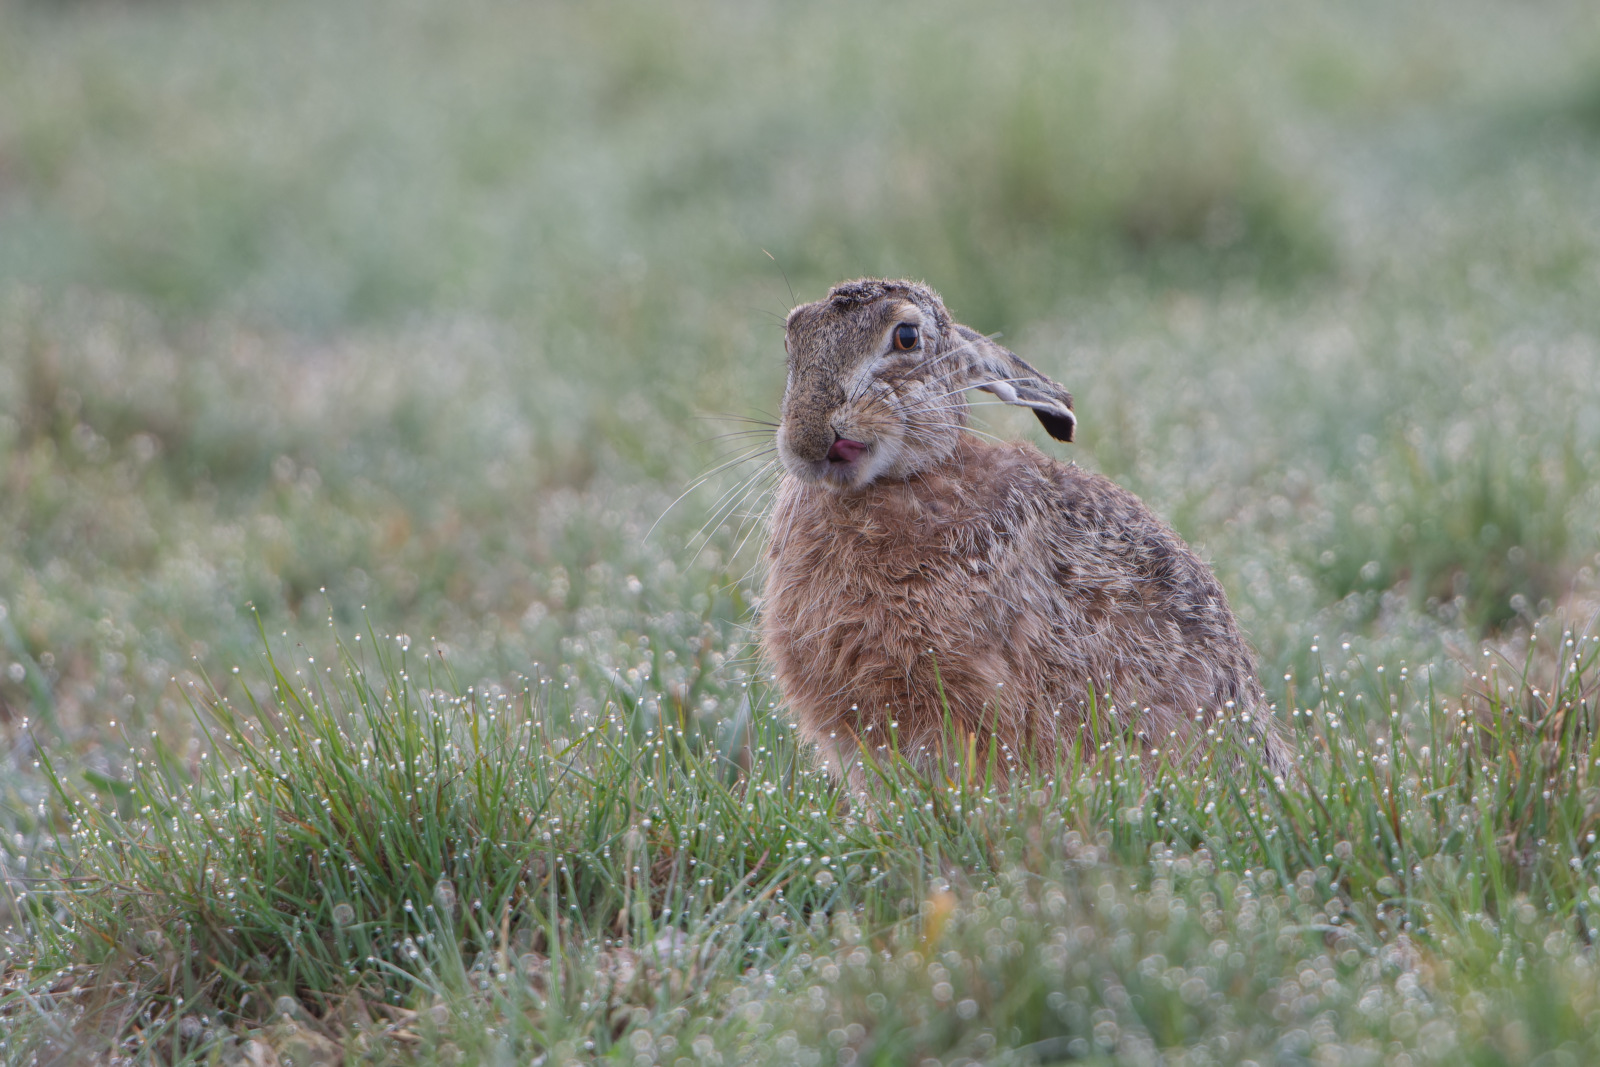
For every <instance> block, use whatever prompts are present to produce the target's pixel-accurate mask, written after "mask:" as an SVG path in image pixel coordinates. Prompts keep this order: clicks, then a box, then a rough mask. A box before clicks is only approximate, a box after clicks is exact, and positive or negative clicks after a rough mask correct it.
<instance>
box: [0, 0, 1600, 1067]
mask: <svg viewBox="0 0 1600 1067" xmlns="http://www.w3.org/2000/svg"><path fill="white" fill-rule="evenodd" d="M862 274H885V275H896V276H902V275H903V276H912V277H917V278H922V279H925V280H927V281H928V282H929V283H930V284H931V285H933V286H934V287H935V288H937V289H938V290H940V292H941V293H942V294H943V295H944V298H945V300H946V302H947V304H948V305H949V306H950V308H951V309H952V311H953V312H954V313H955V314H956V315H957V317H958V318H960V319H961V320H962V321H964V322H967V323H969V324H971V325H973V326H974V327H976V328H979V329H981V330H984V331H989V332H993V331H1002V332H1003V334H1004V336H1005V339H1006V343H1007V344H1008V345H1010V346H1011V347H1013V348H1015V349H1016V350H1017V351H1018V352H1019V353H1021V354H1023V356H1024V357H1025V358H1027V359H1028V360H1029V361H1030V362H1033V363H1035V364H1036V365H1038V366H1039V367H1041V369H1043V370H1045V371H1046V373H1049V374H1050V375H1051V376H1052V377H1054V378H1056V379H1058V380H1060V381H1062V382H1063V383H1064V384H1066V385H1067V386H1068V387H1069V388H1070V389H1072V391H1073V392H1074V394H1075V395H1076V397H1077V411H1078V414H1079V416H1080V419H1081V422H1080V434H1079V441H1078V443H1077V444H1074V445H1072V446H1061V445H1057V444H1054V443H1048V444H1047V443H1046V442H1045V439H1044V438H1043V437H1042V435H1041V433H1040V431H1039V430H1038V429H1037V427H1035V426H1032V425H1030V423H1031V422H1032V420H1031V418H1026V417H1024V416H1022V415H1020V414H1013V413H1001V414H999V415H995V416H992V417H991V418H989V419H987V420H986V421H985V422H984V423H983V425H984V427H985V428H986V429H987V430H989V431H990V432H993V433H996V434H999V435H1002V436H1009V437H1029V438H1032V439H1034V440H1036V441H1038V442H1039V443H1040V444H1041V446H1042V447H1046V448H1047V449H1048V450H1049V451H1051V453H1052V454H1055V455H1058V456H1062V457H1063V458H1072V459H1074V460H1076V461H1077V462H1079V463H1081V464H1083V465H1085V466H1089V467H1092V468H1095V469H1098V470H1101V471H1103V472H1105V473H1107V474H1108V475H1110V476H1112V477H1114V478H1116V479H1117V480H1118V481H1120V482H1121V483H1123V484H1125V485H1126V486H1128V487H1129V488H1131V489H1133V490H1135V491H1136V492H1138V493H1139V494H1140V495H1141V496H1143V497H1144V498H1145V499H1146V500H1147V501H1148V502H1149V503H1150V504H1151V505H1152V506H1153V507H1154V508H1155V509H1156V510H1157V511H1158V512H1159V513H1160V514H1162V515H1163V516H1164V517H1166V518H1167V519H1169V521H1171V522H1172V523H1173V525H1174V526H1175V527H1176V528H1177V529H1178V530H1179V531H1180V532H1181V533H1182V534H1183V535H1184V536H1185V537H1186V538H1187V539H1189V540H1190V542H1191V543H1193V544H1195V545H1196V546H1197V548H1199V550H1200V551H1201V553H1202V555H1204V556H1205V557H1206V558H1207V559H1208V560H1210V561H1211V562H1212V563H1213V565H1214V567H1215V569H1216V571H1217V573H1218V576H1219V577H1220V578H1221V580H1222V582H1223V584H1224V585H1225V586H1226V587H1227V590H1228V593H1229V596H1230V598H1231V600H1232V603H1233V604H1234V606H1235V609H1236V610H1237V613H1238V615H1239V617H1240V619H1241V622H1242V623H1243V624H1244V626H1245V628H1246V630H1247V631H1248V633H1249V635H1250V638H1251V640H1252V642H1253V644H1254V645H1255V647H1256V648H1257V649H1258V650H1259V652H1260V656H1261V661H1262V674H1263V678H1264V681H1265V683H1266V685H1267V687H1268V689H1269V692H1270V693H1271V694H1272V697H1273V699H1274V700H1275V701H1276V703H1277V707H1278V710H1279V713H1280V715H1281V716H1282V717H1283V719H1284V721H1285V722H1286V723H1287V724H1288V725H1289V728H1290V729H1291V730H1292V731H1293V733H1294V736H1295V738H1296V743H1297V745H1298V746H1299V748H1300V750H1301V751H1302V752H1303V753H1304V754H1305V758H1304V761H1303V763H1302V766H1301V772H1300V775H1299V776H1298V777H1297V778H1296V780H1293V781H1288V782H1274V781H1271V780H1268V779H1266V778H1264V777H1263V776H1261V775H1260V774H1257V773H1254V772H1252V771H1250V770H1249V769H1248V768H1244V769H1240V768H1239V766H1238V765H1237V762H1236V761H1234V760H1231V759H1230V758H1228V755H1227V754H1226V753H1222V754H1219V756H1218V758H1217V760H1216V761H1215V763H1208V764H1206V765H1205V766H1201V767H1180V768H1173V767H1168V766H1150V765H1149V764H1148V761H1145V763H1143V764H1141V763H1140V762H1139V761H1138V760H1136V759H1135V758H1134V757H1133V756H1132V754H1131V753H1129V752H1127V751H1124V750H1123V749H1122V747H1121V744H1120V741H1119V739H1118V738H1117V737H1116V736H1115V735H1114V734H1113V733H1111V732H1109V731H1107V732H1103V733H1101V732H1096V733H1093V735H1092V736H1091V735H1090V734H1088V733H1086V736H1085V740H1084V743H1083V745H1082V746H1081V747H1080V748H1079V749H1078V750H1077V751H1075V752H1073V753H1071V754H1070V756H1069V757H1068V758H1067V759H1066V760H1065V761H1064V762H1063V764H1062V765H1061V766H1058V767H1053V768H1049V767H1047V768H1035V769H1033V770H1032V771H1030V772H1029V773H1027V774H1025V775H1023V776H1022V777H1021V779H1020V784H1018V785H1017V786H1016V787H1014V788H1012V789H1010V790H1008V791H1000V790H997V789H994V788H991V787H989V786H988V785H987V780H988V779H987V775H988V773H989V771H988V768H987V767H986V766H984V765H983V761H982V760H981V759H980V760H978V761H977V762H976V764H975V765H972V766H962V767H955V768H951V773H950V774H949V775H948V776H947V777H945V778H944V779H942V780H931V781H930V780H925V779H922V778H920V777H918V776H917V775H916V774H915V773H914V772H913V771H912V770H911V769H909V768H907V767H905V766H902V765H900V764H898V763H894V762H891V763H889V764H886V765H884V766H883V767H882V768H881V772H882V773H881V774H880V775H878V776H875V777H874V779H873V785H872V790H873V792H874V794H875V795H874V797H873V798H872V799H871V800H870V802H868V803H867V804H865V805H863V804H861V803H860V802H857V803H856V804H855V805H853V806H852V805H850V804H847V803H845V802H844V798H842V797H841V796H839V795H838V793H837V792H836V791H835V790H834V789H833V788H832V787H831V786H830V784H829V783H828V781H827V780H826V779H825V778H824V777H822V776H819V775H818V774H816V773H815V772H814V771H812V770H811V769H810V763H809V761H808V760H807V758H806V755H805V754H804V753H802V752H797V751H796V749H795V742H794V738H793V733H792V730H791V727H790V725H789V720H788V719H787V717H786V716H785V714H784V708H783V704H782V697H781V694H779V693H776V692H774V691H772V690H771V688H770V687H769V686H768V685H767V684H766V680H765V678H764V676H763V674H762V671H761V667H760V660H759V657H758V655H757V651H756V649H755V648H754V647H753V645H752V643H751V639H750V632H749V629H748V626H749V622H750V612H751V610H752V604H753V602H754V600H755V598H756V597H757V596H758V595H759V576H758V575H757V574H756V573H755V570H754V567H755V562H756V560H757V551H756V548H757V543H758V541H759V526H758V516H759V513H760V509H761V507H762V502H763V501H762V498H761V496H760V492H759V489H760V487H759V486H758V485H755V484H748V485H747V484H746V483H745V482H744V481H743V480H742V479H743V477H744V475H745V474H747V473H749V469H750V465H749V464H748V463H747V462H743V461H741V459H740V457H741V456H742V455H743V454H744V453H745V452H746V450H747V448H753V447H758V446H759V441H758V440H757V439H754V438H745V437H739V436H728V435H730V434H733V435H736V434H738V433H739V432H740V431H742V430H743V429H745V424H743V423H740V422H739V421H737V420H738V419H740V418H745V417H752V416H753V417H757V418H760V417H763V413H764V412H771V411H774V410H775V409H776V405H777V402H778V398H779V396H780V394H781V390H782V385H783V363H782V345H781V322H782V316H783V314H784V313H785V312H786V310H787V309H788V307H789V306H791V304H792V303H793V302H795V301H797V300H810V299H815V298H816V297H817V296H819V295H820V294H821V293H822V292H824V291H825V289H826V287H827V286H828V285H829V284H831V283H833V282H835V281H838V280H841V279H843V278H847V277H853V276H858V275H862ZM995 410H996V409H993V408H985V409H983V411H984V412H986V413H988V412H993V411H995ZM730 420H732V421H730ZM723 464H728V465H729V466H728V467H727V469H726V470H725V471H722V472H721V473H714V474H713V475H712V476H711V477H710V478H709V479H707V480H706V481H705V482H704V483H703V484H699V485H696V482H697V479H698V478H699V477H700V476H701V475H703V474H705V473H706V472H708V471H713V472H715V471H717V470H718V468H719V467H721V465H723ZM1596 471H1600V18H1597V16H1596V14H1595V12H1594V11H1593V10H1592V5H1582V4H1570V5H1562V4H1552V5H1544V6H1539V7H1537V8H1519V9H1516V10H1511V9H1505V8H1501V7H1496V6H1491V5H1477V4H1468V5H1466V6H1465V7H1463V6H1462V5H1460V4H1454V5H1426V4H1417V5H1402V6H1398V7H1397V6H1394V5H1379V4H1364V3H1363V4H1354V5H1346V6H1344V7H1341V8H1338V9H1326V8H1323V7H1314V6H1311V5H1301V4H1290V5H1265V4H1251V3H1242V2H1241V3H1233V2H1230V3H1217V4H1203V5H1176V4H1173V5H1165V4H1143V5H1113V4H1085V5H1078V6H1073V7H1070V8H1058V7H1054V6H1047V5H1043V4H1024V5H1018V6H1015V7H1011V8H1004V9H995V10H983V11H979V10H977V9H976V8H967V7H960V6H956V5H944V4H933V5H927V4H922V5H911V4H903V3H898V2H896V3H890V4H885V5H879V6H875V7H867V8H863V7H860V6H848V5H843V4H825V5H818V6H808V7H804V8H800V7H791V6H779V5H772V4H747V5H737V6H735V5H723V4H712V3H705V4H700V3H693V4H684V5H677V6H672V7H666V6H662V5H647V4H642V3H617V4H603V5H601V4H594V5H578V4H546V5H516V4H511V3H508V2H506V3H502V2H489V0H481V2H480V0H464V2H461V3H456V4H450V5H445V4H437V3H424V2H421V0H400V2H392V3H376V2H367V0H351V2H349V3H345V4H339V5H331V4H314V3H309V2H301V0H284V2H280V3H274V4H247V3H243V2H241V0H221V2H217V3H211V4H192V3H181V2H176V0H151V2H143V3H107V2H94V0H79V2H65V0H63V2H44V0H0V731H3V733H4V737H5V750H6V756H5V759H4V760H3V761H0V824H3V825H0V873H3V875H4V880H5V885H6V887H7V891H6V893H5V894H4V900H3V902H0V910H3V912H4V915H3V918H0V926H4V927H5V931H4V940H3V944H0V951H3V952H4V953H5V956H6V961H7V962H6V964H5V971H4V979H3V991H0V1062H6V1063H18V1064H23V1063H34V1064H50V1063H80V1062H117V1063H141V1064H142V1063H163V1064H165V1063H226V1064H250V1065H252V1067H264V1065H267V1064H271V1063H278V1064H280V1065H283V1067H288V1065H290V1064H292V1065H294V1067H308V1065H310V1064H314V1063H319V1062H322V1063H328V1064H333V1063H337V1062H345V1063H352V1064H353V1063H367V1062H372V1063H385V1062H397V1063H403V1062H422V1063H429V1064H433V1063H438V1064H455V1063H485V1064H529V1063H542V1064H549V1065H554V1064H558V1063H564V1062H569V1061H586V1060H592V1059H603V1060H607V1061H611V1062H618V1063H630V1064H641V1065H642V1064H650V1063H663V1064H701V1063H706V1064H718V1063H720V1064H726V1065H729V1067H732V1065H734V1064H740V1063H757V1062H761V1063H774V1064H788V1063H798V1064H804V1065H807V1067H811V1065H821V1064H833V1063H837V1064H851V1063H863V1064H869V1063H870V1064H883V1065H889V1064H900V1063H912V1064H922V1065H924V1067H954V1065H956V1064H965V1063H988V1062H995V1063H1015V1064H1031V1063H1040V1064H1047V1063H1063V1062H1069V1061H1070V1062H1078V1061H1083V1062H1090V1063H1135V1064H1145V1063H1148V1064H1157V1063H1161V1064H1179V1063H1182V1064H1211V1063H1218V1064H1242V1063H1256V1064H1263V1065H1264V1064H1268V1063H1283V1064H1300V1063H1315V1064H1386V1065H1388V1064H1393V1065H1397V1067H1398V1065H1402V1064H1422V1063H1429V1062H1438V1061H1454V1062H1461V1063H1471V1064H1523V1063H1539V1064H1550V1065H1555V1064H1568V1063H1571V1064H1577V1063H1584V1062H1589V1061H1592V1060H1595V1059H1597V1058H1600V1037H1597V1035H1600V953H1597V951H1596V949H1595V948H1594V947H1593V941H1594V938H1595V936H1596V933H1597V932H1600V852H1597V851H1596V848H1595V841H1594V838H1595V834H1596V832H1600V750H1597V748H1596V746H1595V745H1594V736H1595V731H1596V729H1597V728H1600V717H1597V716H1600V710H1597V706H1596V699H1597V698H1596V692H1597V688H1600V666H1597V664H1596V659H1597V656H1600V638H1597V634H1600V630H1597V628H1596V624H1595V612H1596V611H1597V610H1600V579H1597V571H1600V477H1597V476H1596V473H1595V472H1596ZM691 487H692V488H691ZM685 490H688V492H687V493H686V494H685V495H683V497H682V499H681V500H679V501H678V502H677V503H676V504H674V503H673V502H674V500H675V499H677V498H678V497H679V495H680V494H684V493H685Z"/></svg>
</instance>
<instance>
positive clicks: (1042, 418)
mask: <svg viewBox="0 0 1600 1067" xmlns="http://www.w3.org/2000/svg"><path fill="white" fill-rule="evenodd" d="M1033 413H1034V414H1035V415H1037V416H1039V422H1040V424H1042V425H1043V426H1044V431H1045V433H1047V434H1049V435H1050V436H1051V437H1054V438H1055V439H1056V440H1057V441H1071V440H1072V431H1073V430H1074V429H1076V428H1077V425H1078V420H1077V419H1075V418H1073V417H1072V416H1070V415H1064V416H1063V415H1057V414H1056V413H1055V412H1053V411H1040V410H1038V409H1037V408H1035V409H1034V412H1033Z"/></svg>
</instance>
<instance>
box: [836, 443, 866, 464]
mask: <svg viewBox="0 0 1600 1067" xmlns="http://www.w3.org/2000/svg"><path fill="white" fill-rule="evenodd" d="M866 450H867V446H866V445H864V444H862V443H861V442H860V441H846V440H845V439H844V438H840V439H839V440H837V441H835V442H834V443H833V447H832V448H830V449H828V462H829V463H854V462H855V461H856V460H858V459H860V458H861V453H863V452H865V451H866Z"/></svg>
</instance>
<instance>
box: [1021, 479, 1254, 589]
mask: <svg viewBox="0 0 1600 1067" xmlns="http://www.w3.org/2000/svg"><path fill="white" fill-rule="evenodd" d="M1048 462H1049V463H1050V476H1051V477H1050V481H1051V484H1052V493H1051V500H1050V505H1049V506H1050V510H1051V513H1052V515H1051V520H1052V521H1051V533H1052V537H1051V549H1052V555H1053V556H1054V558H1055V564H1056V570H1057V575H1058V579H1059V580H1060V581H1062V582H1066V583H1071V582H1081V581H1094V580H1105V581H1110V580H1115V581H1119V582H1131V583H1135V584H1136V586H1137V588H1138V589H1139V592H1140V599H1141V600H1143V601H1144V602H1145V603H1146V605H1147V606H1148V607H1151V608H1157V607H1159V606H1163V605H1164V606H1166V607H1168V608H1170V609H1172V610H1175V611H1176V612H1178V613H1179V614H1183V615H1191V614H1194V613H1201V614H1205V613H1210V612H1214V611H1222V612H1226V610H1227V609H1226V599H1225V597H1224V594H1223V592H1222V587H1221V586H1220V585H1218V584H1217V580H1216V578H1215V576H1214V575H1213V574H1212V573H1211V568H1210V567H1208V566H1206V564H1205V563H1204V562H1203V561H1202V560H1201V559H1200V557H1199V556H1198V555H1196V554H1195V552H1194V550H1193V549H1191V548H1190V547H1189V546H1188V544H1186V543H1185V542H1184V540H1183V538H1181V537H1179V536H1178V534H1177V533H1176V532H1175V531H1174V530H1173V529H1172V527H1170V526H1168V525H1167V524H1166V523H1165V522H1164V521H1162V520H1161V519H1160V518H1159V517H1158V516H1157V515H1156V514H1155V512H1153V511H1151V510H1150V508H1149V507H1148V506H1147V505H1146V504H1145V503H1144V501H1142V500H1140V499H1139V498H1138V497H1137V496H1135V495H1134V494H1133V493H1130V492H1129V491H1128V490H1126V489H1124V488H1122V487H1121V486H1120V485H1117V484H1116V483H1115V482H1113V481H1111V479H1109V478H1106V477H1105V476H1103V475H1100V474H1096V473H1094V472H1093V471H1087V470H1084V469H1083V468H1082V467H1078V466H1076V465H1074V464H1068V463H1059V462H1055V461H1048Z"/></svg>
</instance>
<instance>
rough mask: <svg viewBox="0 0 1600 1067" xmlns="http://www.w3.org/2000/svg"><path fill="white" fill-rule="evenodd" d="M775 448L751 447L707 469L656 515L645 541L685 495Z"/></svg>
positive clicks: (644, 538) (646, 533)
mask: <svg viewBox="0 0 1600 1067" xmlns="http://www.w3.org/2000/svg"><path fill="white" fill-rule="evenodd" d="M774 448H776V446H773V447H772V448H754V449H751V450H750V451H749V452H746V453H745V454H744V455H742V456H739V457H738V458H736V459H731V460H729V461H728V462H726V463H723V464H719V465H718V466H717V467H715V468H713V469H711V470H709V471H707V472H706V473H705V474H702V475H700V477H698V478H696V479H695V480H694V481H692V482H690V483H689V487H688V488H687V489H685V490H684V491H683V492H681V493H679V494H678V496H677V497H676V499H674V500H673V501H672V503H670V504H668V505H667V506H666V508H665V509H664V510H663V511H662V512H661V514H660V515H658V516H656V521H655V522H652V523H651V524H650V529H648V530H646V531H645V532H644V537H643V538H642V540H644V541H649V540H650V535H651V534H653V533H655V532H656V527H657V526H660V525H661V520H662V519H665V518H666V517H667V515H668V514H669V513H670V512H671V511H672V509H673V508H675V507H677V506H678V505H679V504H680V503H682V502H683V498H684V497H686V496H688V495H689V494H690V493H692V492H694V491H695V490H696V489H698V488H700V487H701V486H702V485H704V484H706V482H708V481H710V480H711V479H712V478H715V477H716V476H717V475H719V474H721V473H722V472H723V471H726V470H728V469H730V468H732V467H737V466H738V465H739V464H741V463H744V462H746V461H748V460H752V459H756V458H759V457H761V456H765V455H768V454H769V453H771V452H772V451H773V449H774Z"/></svg>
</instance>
